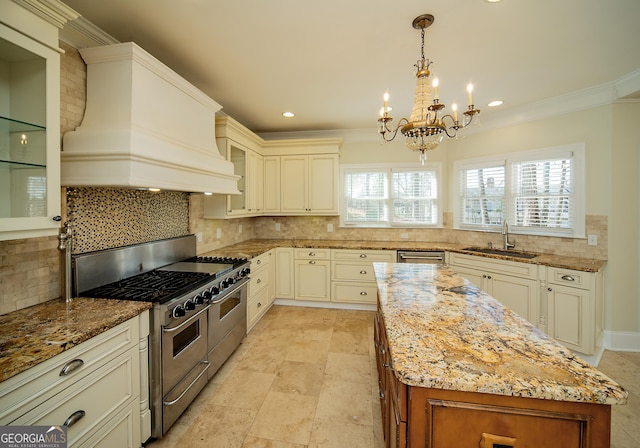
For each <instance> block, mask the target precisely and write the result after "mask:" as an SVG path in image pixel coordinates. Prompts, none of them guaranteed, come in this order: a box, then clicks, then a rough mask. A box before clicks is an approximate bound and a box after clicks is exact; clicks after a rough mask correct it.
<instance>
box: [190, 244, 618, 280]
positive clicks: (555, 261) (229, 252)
mask: <svg viewBox="0 0 640 448" xmlns="http://www.w3.org/2000/svg"><path fill="white" fill-rule="evenodd" d="M275 247H309V248H318V249H319V248H329V249H371V250H376V249H378V250H444V251H450V252H459V253H463V254H470V255H475V256H479V257H486V258H497V259H502V260H511V261H519V262H522V263H530V264H538V265H544V266H552V267H557V268H566V269H575V270H578V271H586V272H597V271H599V270H601V269H602V268H604V266H605V265H606V263H607V262H606V261H604V260H594V259H590V258H576V257H565V256H562V255H548V254H537V256H536V257H535V258H532V259H522V258H518V257H509V256H503V255H494V254H479V253H477V252H471V251H468V250H464V249H465V248H466V247H468V245H462V244H453V243H429V242H419V241H411V242H407V241H348V240H287V239H282V240H260V239H255V240H247V241H243V242H242V243H238V244H234V245H232V246H226V247H223V248H220V249H217V250H214V251H211V252H207V253H205V254H201V255H207V256H213V255H219V256H236V257H247V258H253V257H255V256H257V255H260V254H261V253H264V252H267V251H269V250H271V249H273V248H275Z"/></svg>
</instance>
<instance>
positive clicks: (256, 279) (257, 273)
mask: <svg viewBox="0 0 640 448" xmlns="http://www.w3.org/2000/svg"><path fill="white" fill-rule="evenodd" d="M250 276H251V280H249V289H248V295H249V298H250V299H251V297H253V296H254V295H255V294H256V293H257V292H258V291H259V290H260V289H262V288H264V287H265V286H267V285H268V284H269V269H267V266H266V265H262V267H261V268H259V269H256V270H252V271H251V274H250Z"/></svg>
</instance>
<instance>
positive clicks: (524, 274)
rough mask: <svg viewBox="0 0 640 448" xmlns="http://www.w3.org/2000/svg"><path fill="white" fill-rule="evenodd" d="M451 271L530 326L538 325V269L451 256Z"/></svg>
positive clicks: (526, 265)
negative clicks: (527, 322) (514, 313)
mask: <svg viewBox="0 0 640 448" xmlns="http://www.w3.org/2000/svg"><path fill="white" fill-rule="evenodd" d="M449 264H450V266H451V269H453V270H454V271H456V272H457V273H459V274H460V275H462V276H463V277H465V278H466V279H467V280H469V281H470V282H471V283H473V284H475V285H476V286H477V287H478V288H480V289H482V290H483V291H485V292H487V293H488V294H489V295H491V296H492V297H493V298H495V299H497V300H499V301H500V302H501V303H502V304H503V305H504V306H506V307H508V308H511V309H512V310H513V311H515V312H516V313H518V314H519V315H520V316H522V317H524V318H525V319H527V320H528V321H529V322H531V323H532V324H533V325H536V326H537V325H539V324H540V312H539V307H540V300H539V290H540V288H539V286H538V266H537V265H535V264H530V263H519V262H515V261H508V260H497V259H490V258H485V257H477V256H473V255H466V254H458V253H454V252H452V253H451V254H450V255H449Z"/></svg>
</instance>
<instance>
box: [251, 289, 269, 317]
mask: <svg viewBox="0 0 640 448" xmlns="http://www.w3.org/2000/svg"><path fill="white" fill-rule="evenodd" d="M267 292H268V289H267V288H262V289H261V290H260V291H258V293H256V295H255V296H254V297H252V298H251V299H250V300H249V302H248V303H247V326H251V324H253V323H254V322H255V321H256V319H257V318H258V317H260V316H261V315H262V313H263V312H265V311H266V309H267V308H268V306H269V301H268V297H267Z"/></svg>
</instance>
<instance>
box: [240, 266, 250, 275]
mask: <svg viewBox="0 0 640 448" xmlns="http://www.w3.org/2000/svg"><path fill="white" fill-rule="evenodd" d="M249 274H251V268H244V269H243V270H242V271H241V275H242V276H243V277H246V276H247V275H249Z"/></svg>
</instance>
